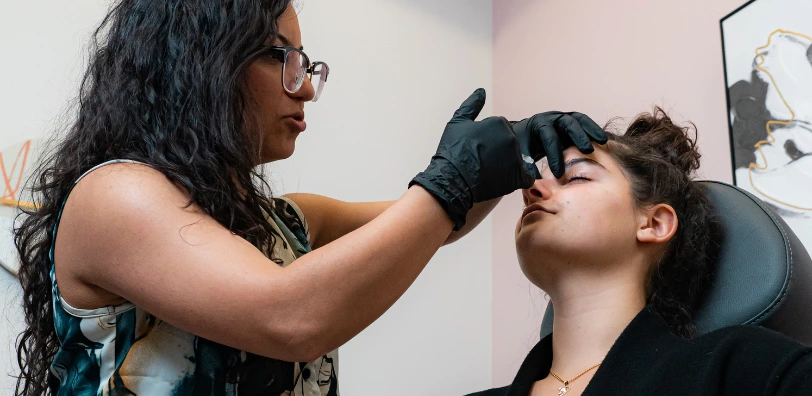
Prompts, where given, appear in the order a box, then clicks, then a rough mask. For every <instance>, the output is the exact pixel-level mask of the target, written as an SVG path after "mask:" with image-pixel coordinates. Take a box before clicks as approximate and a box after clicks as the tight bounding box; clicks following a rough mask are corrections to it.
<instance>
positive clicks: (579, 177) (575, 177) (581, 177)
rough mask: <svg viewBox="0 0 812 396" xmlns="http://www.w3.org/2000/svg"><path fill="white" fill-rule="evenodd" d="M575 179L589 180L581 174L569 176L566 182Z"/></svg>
mask: <svg viewBox="0 0 812 396" xmlns="http://www.w3.org/2000/svg"><path fill="white" fill-rule="evenodd" d="M575 180H583V181H589V180H590V179H587V178H586V177H583V176H573V177H570V178H569V179H567V183H571V182H573V181H575Z"/></svg>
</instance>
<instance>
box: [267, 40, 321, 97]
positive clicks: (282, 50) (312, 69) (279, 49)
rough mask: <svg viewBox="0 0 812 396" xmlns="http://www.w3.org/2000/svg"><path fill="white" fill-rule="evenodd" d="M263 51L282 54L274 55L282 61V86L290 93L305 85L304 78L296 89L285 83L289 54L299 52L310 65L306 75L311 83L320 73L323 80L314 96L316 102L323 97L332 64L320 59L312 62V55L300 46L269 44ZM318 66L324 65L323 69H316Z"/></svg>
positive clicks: (306, 69)
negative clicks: (329, 64)
mask: <svg viewBox="0 0 812 396" xmlns="http://www.w3.org/2000/svg"><path fill="white" fill-rule="evenodd" d="M262 52H263V53H267V54H281V56H274V59H276V60H278V61H280V62H282V75H281V76H280V77H281V79H282V88H284V89H285V92H288V93H290V94H295V93H297V92H299V90H300V89H302V85H304V79H302V80H301V81H299V82H298V83H297V85H296V88H295V89H290V88H288V87H287V86H286V85H285V74H286V72H287V67H288V62H287V60H288V54H290V53H291V52H298V53H299V55H300V56H302V57H303V58H304V60H305V64H307V65H308V66H307V67H306V68H305V70H304V72H305V76H306V77H307V78H308V79H309V80H310V82H311V83H312V82H313V75H314V74H316V75H318V76H319V79H320V80H321V82H320V84H319V85H318V86H317V87H316V95H315V96H314V97H313V102H316V101H318V100H319V97H321V93H322V91H323V90H324V85H325V84H326V83H327V77H328V76H329V75H330V66H328V65H327V63H325V62H320V61H317V62H313V63H311V62H310V57H309V56H307V54H306V53H305V52H304V51H302V50H301V49H299V48H296V47H291V46H287V45H286V46H278V45H274V46H269V47H266V48H265V49H263V51H262ZM318 66H322V70H319V71H316V68H317V67H318Z"/></svg>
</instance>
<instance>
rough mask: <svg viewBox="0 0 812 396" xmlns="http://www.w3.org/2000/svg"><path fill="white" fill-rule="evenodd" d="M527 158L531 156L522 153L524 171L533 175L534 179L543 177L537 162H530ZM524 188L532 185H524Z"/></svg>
mask: <svg viewBox="0 0 812 396" xmlns="http://www.w3.org/2000/svg"><path fill="white" fill-rule="evenodd" d="M527 158H529V157H526V156H524V155H522V159H523V160H524V161H522V164H523V165H524V173H525V174H528V175H530V176H532V177H533V180H538V179H541V172H539V167H538V166H537V165H536V163H535V162H530V163H528V162H527ZM530 185H531V186H532V185H533V184H532V183H531V184H530ZM522 188H525V189H527V188H530V187H522Z"/></svg>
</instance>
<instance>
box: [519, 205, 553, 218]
mask: <svg viewBox="0 0 812 396" xmlns="http://www.w3.org/2000/svg"><path fill="white" fill-rule="evenodd" d="M539 210H540V211H542V212H547V213H551V214H552V213H553V212H551V211H549V210H547V209H545V208H544V207H543V206H541V205H539V204H535V203H534V204H530V205H527V207H526V208H524V211H523V212H522V219H524V218H525V217H527V215H529V214H530V213H533V212H536V211H539Z"/></svg>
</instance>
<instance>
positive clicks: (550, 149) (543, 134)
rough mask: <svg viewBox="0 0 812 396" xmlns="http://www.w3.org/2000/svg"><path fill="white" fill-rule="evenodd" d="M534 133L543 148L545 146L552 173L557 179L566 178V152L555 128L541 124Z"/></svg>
mask: <svg viewBox="0 0 812 396" xmlns="http://www.w3.org/2000/svg"><path fill="white" fill-rule="evenodd" d="M532 133H534V134H537V136H538V137H539V140H540V141H541V144H542V146H544V152H545V153H546V156H547V163H548V165H549V166H550V172H553V175H554V176H555V177H556V178H561V176H564V152H563V149H562V147H561V139H559V137H558V132H556V130H555V127H553V126H552V125H547V124H540V125H539V127H538V128H536V127H535V126H534V129H533V131H532Z"/></svg>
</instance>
